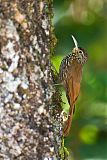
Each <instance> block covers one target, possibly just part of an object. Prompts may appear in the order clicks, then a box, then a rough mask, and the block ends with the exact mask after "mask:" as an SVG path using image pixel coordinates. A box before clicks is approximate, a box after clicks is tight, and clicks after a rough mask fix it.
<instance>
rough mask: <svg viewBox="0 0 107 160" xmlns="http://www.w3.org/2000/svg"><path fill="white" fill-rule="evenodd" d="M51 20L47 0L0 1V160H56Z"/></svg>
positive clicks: (58, 131)
mask: <svg viewBox="0 0 107 160" xmlns="http://www.w3.org/2000/svg"><path fill="white" fill-rule="evenodd" d="M51 18H52V1H51V0H36V1H35V0H26V1H25V0H22V1H20V0H12V1H11V2H10V0H5V1H2V0H0V159H3V160H14V159H18V160H25V159H29V160H30V159H33V160H36V159H37V160H42V159H45V160H46V159H49V158H50V159H60V155H59V148H60V146H61V136H62V123H61V109H60V107H59V104H60V102H59V101H58V100H57V101H56V100H55V97H57V95H58V93H55V88H54V82H53V78H52V73H51V63H50V57H51V51H52V50H53V47H54V41H53V31H52V23H51ZM53 97H54V98H53Z"/></svg>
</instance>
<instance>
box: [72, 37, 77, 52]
mask: <svg viewBox="0 0 107 160" xmlns="http://www.w3.org/2000/svg"><path fill="white" fill-rule="evenodd" d="M72 39H73V41H74V44H75V49H78V42H77V40H76V39H75V37H74V36H73V35H72Z"/></svg>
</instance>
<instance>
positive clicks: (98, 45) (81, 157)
mask: <svg viewBox="0 0 107 160" xmlns="http://www.w3.org/2000/svg"><path fill="white" fill-rule="evenodd" d="M54 25H55V34H56V37H57V40H58V42H57V46H56V50H55V54H54V57H53V63H54V65H55V67H56V68H57V70H58V69H59V65H60V62H61V60H62V59H63V57H64V56H65V55H67V54H68V53H69V52H70V51H71V49H72V48H73V47H74V44H73V40H72V39H71V36H70V35H71V34H73V35H74V36H75V38H76V39H77V41H78V43H79V46H81V47H82V48H84V49H86V50H87V52H88V62H87V64H86V65H85V66H84V72H83V79H82V84H81V92H80V96H79V98H78V100H77V103H76V111H75V114H74V117H73V123H72V128H71V130H72V131H71V132H70V135H69V136H68V137H67V138H66V139H65V146H66V147H67V148H68V150H69V153H70V158H69V159H72V158H71V157H73V159H74V160H107V0H54ZM61 90H62V93H63V94H62V99H63V101H64V102H66V104H64V105H63V107H64V109H65V110H66V111H68V108H69V105H68V103H67V99H66V96H65V92H64V91H63V89H62V88H61Z"/></svg>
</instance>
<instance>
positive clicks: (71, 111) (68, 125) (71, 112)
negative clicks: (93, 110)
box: [63, 103, 74, 137]
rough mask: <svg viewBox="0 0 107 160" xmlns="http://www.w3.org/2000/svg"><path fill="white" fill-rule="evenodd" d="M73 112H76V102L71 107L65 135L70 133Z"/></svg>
mask: <svg viewBox="0 0 107 160" xmlns="http://www.w3.org/2000/svg"><path fill="white" fill-rule="evenodd" d="M73 113H74V103H73V104H71V105H70V108H69V115H68V120H67V122H66V126H65V128H64V131H63V134H64V137H66V136H67V135H68V134H69V131H70V128H71V124H72V118H73Z"/></svg>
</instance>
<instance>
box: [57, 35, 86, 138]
mask: <svg viewBox="0 0 107 160" xmlns="http://www.w3.org/2000/svg"><path fill="white" fill-rule="evenodd" d="M72 39H73V41H74V44H75V47H74V48H73V49H72V50H71V52H70V53H69V54H68V55H67V56H65V57H64V58H63V60H62V62H61V64H60V67H59V78H60V81H61V83H62V85H63V87H64V89H65V92H66V96H67V99H68V103H69V105H70V108H69V113H68V119H67V121H66V123H65V127H64V130H63V135H64V137H66V136H68V134H69V131H70V128H71V124H72V118H73V113H74V109H75V103H76V100H77V98H78V96H79V92H80V84H81V79H82V72H83V66H84V64H85V63H86V62H87V59H88V55H87V52H86V51H85V50H84V49H83V48H81V47H79V46H78V42H77V40H76V39H75V37H74V36H73V35H72Z"/></svg>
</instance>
